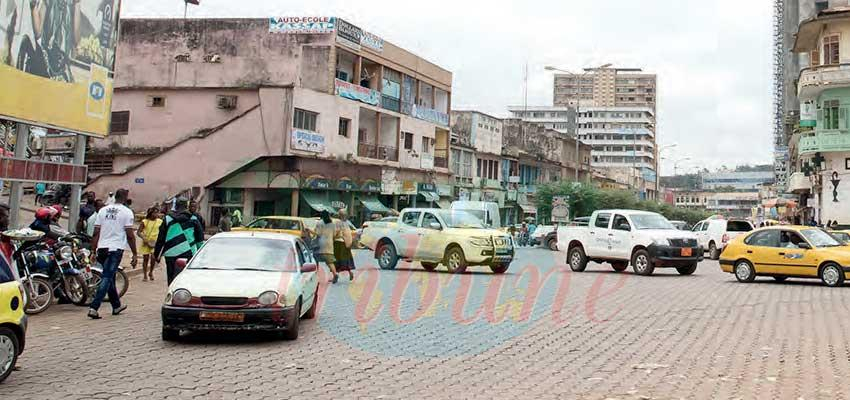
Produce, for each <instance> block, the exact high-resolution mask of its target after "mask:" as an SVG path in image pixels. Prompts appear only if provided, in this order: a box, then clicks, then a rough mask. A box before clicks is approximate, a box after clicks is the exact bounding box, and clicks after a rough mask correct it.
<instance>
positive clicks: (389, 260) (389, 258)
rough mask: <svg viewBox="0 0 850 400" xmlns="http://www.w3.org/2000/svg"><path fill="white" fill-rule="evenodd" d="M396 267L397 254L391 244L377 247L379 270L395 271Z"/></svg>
mask: <svg viewBox="0 0 850 400" xmlns="http://www.w3.org/2000/svg"><path fill="white" fill-rule="evenodd" d="M396 265H398V253H396V251H395V246H393V244H392V243H385V244H382V245H379V246H378V266H379V267H381V269H395V267H396Z"/></svg>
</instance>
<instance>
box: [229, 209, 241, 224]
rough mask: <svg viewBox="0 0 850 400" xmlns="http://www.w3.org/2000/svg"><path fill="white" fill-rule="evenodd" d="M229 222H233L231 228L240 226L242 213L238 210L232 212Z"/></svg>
mask: <svg viewBox="0 0 850 400" xmlns="http://www.w3.org/2000/svg"><path fill="white" fill-rule="evenodd" d="M231 221H233V226H242V211H241V210H240V209H238V208H237V209H235V210H233V216H232V217H231Z"/></svg>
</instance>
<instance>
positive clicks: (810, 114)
mask: <svg viewBox="0 0 850 400" xmlns="http://www.w3.org/2000/svg"><path fill="white" fill-rule="evenodd" d="M817 124H818V110H817V104H815V101H814V100H806V101H803V102H801V103H800V126H807V127H812V128H814V127H815V126H817Z"/></svg>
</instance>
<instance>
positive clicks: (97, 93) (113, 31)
mask: <svg viewBox="0 0 850 400" xmlns="http://www.w3.org/2000/svg"><path fill="white" fill-rule="evenodd" d="M120 5H121V0H75V1H68V0H40V1H31V0H5V1H0V87H2V88H3V94H4V95H3V96H0V118H6V119H10V120H14V121H19V122H25V123H30V124H33V125H38V126H44V127H49V128H54V129H59V130H63V131H69V132H76V133H82V134H87V135H95V136H106V135H107V134H108V133H109V119H110V112H111V109H112V79H113V71H114V65H115V47H116V44H117V42H118V33H117V28H118V14H119V9H120Z"/></svg>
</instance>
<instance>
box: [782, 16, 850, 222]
mask: <svg viewBox="0 0 850 400" xmlns="http://www.w3.org/2000/svg"><path fill="white" fill-rule="evenodd" d="M794 37H795V41H794V45H793V49H792V50H793V51H794V52H795V53H796V54H798V55H801V56H802V62H801V67H802V69H801V71H800V74H799V76H798V82H797V88H796V89H797V95H798V97H799V101H800V106H801V108H802V109H801V112H800V119H799V122H798V127H799V129H797V130H795V131H794V132H793V133H792V135H791V137H790V139H789V146H788V147H789V156H790V159H791V163H790V165H789V167H790V169H791V171H792V173H791V175H790V177H789V179H788V186H787V190H788V191H789V192H792V193H795V194H797V195H798V196H799V204H801V205H804V206H809V208H807V209H805V212H804V214H803V215H801V218H802V219H805V220H809V219H811V218H814V219H815V220H817V221H821V222H824V223H825V222H826V221H829V220H832V221H836V220H837V221H839V223H841V224H848V223H850V185H848V184H847V181H848V177H850V70H848V69H847V67H846V66H847V65H848V64H850V39H848V38H850V1H847V0H841V1H838V0H831V1H817V2H815V13H814V15H812V16H810V17H808V18H804V19H803V20H802V21H801V22H800V23H799V25H798V27H797V32H796V35H795V36H794ZM788 89H789V90H793V88H788ZM807 105H808V106H807ZM806 106H807V107H806Z"/></svg>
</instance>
